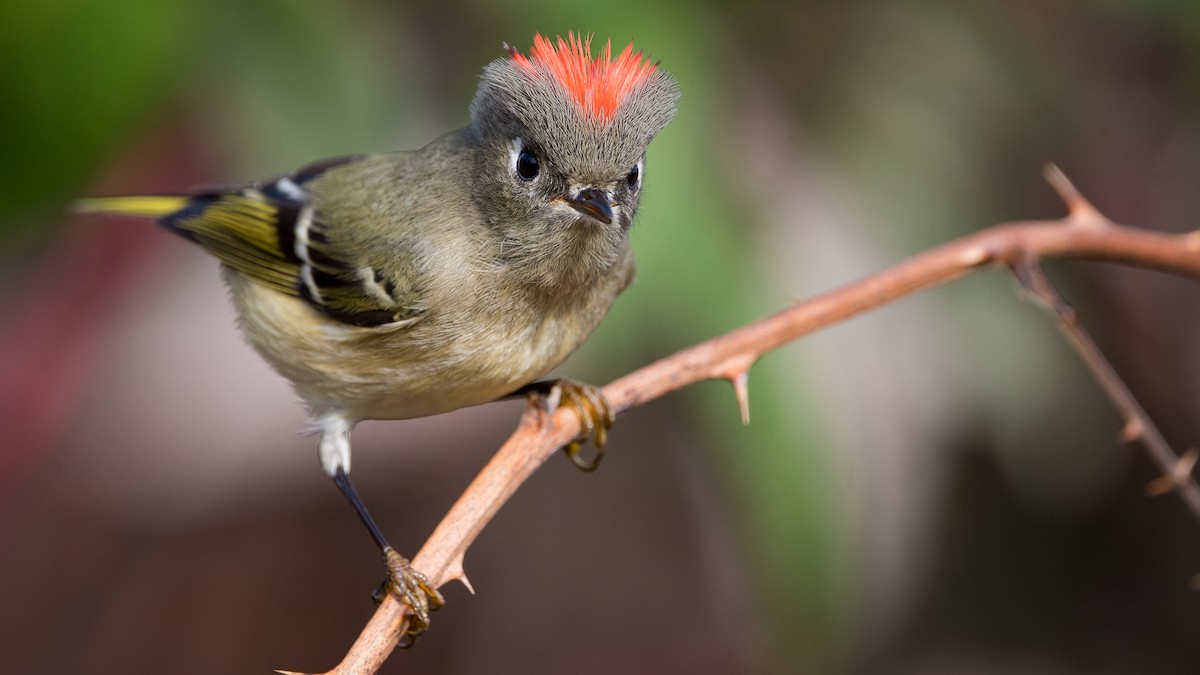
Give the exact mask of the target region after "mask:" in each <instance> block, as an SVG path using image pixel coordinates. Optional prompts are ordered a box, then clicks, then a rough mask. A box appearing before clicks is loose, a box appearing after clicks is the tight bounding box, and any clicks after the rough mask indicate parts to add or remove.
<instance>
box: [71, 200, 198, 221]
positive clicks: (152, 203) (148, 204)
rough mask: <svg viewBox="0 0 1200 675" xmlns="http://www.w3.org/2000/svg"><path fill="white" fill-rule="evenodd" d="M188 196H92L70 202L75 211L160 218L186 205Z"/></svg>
mask: <svg viewBox="0 0 1200 675" xmlns="http://www.w3.org/2000/svg"><path fill="white" fill-rule="evenodd" d="M188 199H189V197H185V196H182V195H153V196H144V197H93V198H89V199H80V200H77V201H76V202H74V203H73V204H72V207H73V208H74V210H75V212H76V213H111V214H116V215H122V216H137V217H140V218H161V217H163V216H166V215H170V214H172V213H175V212H176V211H178V210H180V209H182V208H183V207H184V206H187V203H188Z"/></svg>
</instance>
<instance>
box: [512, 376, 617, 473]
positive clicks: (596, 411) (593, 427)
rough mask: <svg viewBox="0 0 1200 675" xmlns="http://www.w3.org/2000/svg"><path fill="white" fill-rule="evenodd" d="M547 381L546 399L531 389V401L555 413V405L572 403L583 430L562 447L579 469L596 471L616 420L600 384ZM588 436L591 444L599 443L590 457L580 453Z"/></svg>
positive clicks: (540, 392)
mask: <svg viewBox="0 0 1200 675" xmlns="http://www.w3.org/2000/svg"><path fill="white" fill-rule="evenodd" d="M535 384H541V383H535ZM545 384H548V385H549V389H550V393H549V394H548V395H547V396H546V397H545V398H543V397H542V395H541V394H542V393H543V392H542V391H539V390H537V389H530V390H529V391H528V394H529V398H530V401H531V402H532V403H533V404H534V405H539V406H543V407H545V408H547V412H554V408H556V407H558V406H569V407H570V408H571V410H573V411H574V412H575V416H576V417H577V418H578V419H579V426H580V427H581V428H582V429H581V431H580V433H579V436H577V437H576V438H575V440H573V441H571V442H570V443H568V444H566V445H564V446H563V452H564V453H566V455H567V458H568V459H570V460H571V463H572V464H574V465H575V466H576V467H577V468H578V469H579V470H581V471H585V472H588V473H591V472H592V471H595V470H596V469H597V468H599V466H600V460H602V459H604V446H605V444H606V443H607V442H608V430H609V428H610V427H612V425H613V421H614V417H613V413H612V408H610V407H609V405H608V401H607V400H605V398H604V394H602V393H600V389H599V388H598V387H594V386H592V385H590V384H583V383H581V382H575V381H572V380H556V381H554V382H547V383H545ZM543 386H544V385H543ZM588 438H591V440H592V444H593V445H595V446H596V454H595V455H594V456H593V457H592V458H590V459H588V458H585V457H584V456H583V454H582V453H581V452H580V448H581V445H582V442H583V441H586V440H588Z"/></svg>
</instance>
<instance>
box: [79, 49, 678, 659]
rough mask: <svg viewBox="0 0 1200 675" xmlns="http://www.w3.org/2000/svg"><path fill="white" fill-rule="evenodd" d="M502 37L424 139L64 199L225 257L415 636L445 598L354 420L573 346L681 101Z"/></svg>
mask: <svg viewBox="0 0 1200 675" xmlns="http://www.w3.org/2000/svg"><path fill="white" fill-rule="evenodd" d="M505 49H506V51H507V56H506V57H503V58H500V59H497V60H495V61H493V62H492V63H490V64H488V65H487V66H486V67H485V68H484V70H483V74H482V77H481V79H480V84H479V89H478V91H477V92H476V94H475V97H474V101H473V102H472V104H471V109H470V110H471V121H470V124H468V125H467V126H465V127H463V128H461V129H458V130H457V131H452V132H450V133H448V134H446V135H445V136H442V137H441V138H438V139H437V140H435V141H433V142H432V143H430V144H429V145H427V146H425V147H424V148H422V149H420V150H415V151H410V152H395V153H387V154H368V155H361V156H354V157H346V158H338V159H333V160H327V161H323V162H319V163H316V164H312V165H310V166H307V167H304V168H302V169H299V170H297V171H295V172H293V173H290V174H288V175H285V176H282V177H279V178H275V179H272V180H266V181H260V182H256V183H253V184H250V185H247V186H244V187H238V188H233V189H220V190H203V191H198V192H194V193H190V194H177V195H159V196H135V197H101V198H95V199H86V200H82V201H81V202H79V203H77V208H78V209H79V210H80V211H84V212H99V213H114V214H123V215H131V216H140V217H148V218H155V219H157V222H158V223H159V224H160V225H162V226H163V227H165V228H166V229H168V230H171V231H172V232H175V233H177V234H179V235H181V236H183V237H185V238H187V239H190V240H191V241H193V242H195V243H197V244H199V245H200V246H201V247H202V248H203V249H204V250H206V251H208V252H209V253H210V254H212V255H213V256H215V257H216V258H217V259H218V260H219V261H220V262H221V267H222V270H221V271H222V276H223V277H224V280H225V283H226V284H227V285H228V287H229V290H230V294H231V297H232V300H233V303H234V305H235V307H236V310H237V313H238V316H239V324H240V326H241V329H242V331H243V332H244V333H245V336H246V339H247V341H248V342H249V343H250V344H251V345H252V346H253V348H254V349H255V350H257V351H258V353H259V354H260V355H261V356H262V357H263V358H264V359H266V361H267V362H268V363H270V364H271V366H273V367H274V368H275V370H277V371H278V372H279V373H280V374H281V375H283V377H285V378H286V379H287V380H288V381H289V382H290V383H291V385H292V387H293V388H294V390H295V391H296V393H297V394H298V395H299V397H300V398H301V399H302V400H303V401H304V403H305V405H306V406H307V407H308V410H309V413H310V414H311V416H312V418H313V420H314V423H315V426H316V430H317V431H318V432H319V434H320V440H319V443H318V449H319V455H320V460H321V465H322V467H323V468H324V469H325V471H326V473H328V474H329V476H330V477H331V478H333V480H334V482H335V483H336V484H337V486H338V488H339V489H340V490H341V492H342V494H343V495H344V496H345V497H346V499H347V500H348V501H349V502H350V503H351V505H352V506H353V507H354V509H355V510H356V512H357V513H358V515H359V517H360V518H361V519H362V521H363V523H364V524H365V525H366V526H367V529H368V530H369V531H370V533H371V536H372V538H373V539H374V540H375V543H376V544H377V545H378V546H379V548H380V550H381V551H382V552H383V554H384V560H385V566H386V567H387V569H388V576H389V581H388V582H387V583H386V586H387V588H388V589H389V590H390V591H391V592H394V593H395V594H396V595H397V596H399V598H400V599H401V600H403V601H404V602H405V603H406V604H407V605H409V607H410V608H411V609H412V612H413V617H414V618H413V621H412V622H411V623H412V627H411V628H410V636H411V637H415V636H416V635H419V634H420V633H421V632H422V631H424V630H425V629H426V628H427V627H428V625H429V610H430V609H436V608H437V607H439V606H440V605H441V604H442V599H441V596H440V594H439V593H438V592H437V590H436V589H434V588H432V587H431V585H430V584H429V583H428V581H427V580H426V578H425V577H424V576H423V575H421V574H420V573H419V572H418V571H416V570H414V569H412V568H411V566H410V565H409V563H408V560H407V559H405V558H404V557H402V556H400V555H399V554H398V553H396V551H395V549H393V548H392V547H391V546H390V545H389V544H388V543H387V541H386V539H385V538H384V536H383V534H382V533H381V532H380V530H379V528H378V527H377V526H376V525H375V522H374V520H373V519H372V518H371V516H370V514H369V513H368V512H367V510H366V508H365V506H364V505H363V503H362V500H361V499H360V498H359V496H358V494H357V492H356V490H355V489H354V486H353V484H352V483H351V482H350V432H351V430H352V429H353V427H354V425H355V423H357V422H358V421H360V420H365V419H385V420H391V419H408V418H413V417H422V416H426V415H433V414H437V413H441V412H446V411H450V410H455V409H457V408H461V407H464V406H472V405H478V404H481V403H486V402H488V401H493V400H496V399H498V398H502V397H505V396H506V395H513V394H514V393H522V392H528V391H531V390H536V389H537V388H538V385H539V384H541V383H535V380H537V379H538V378H540V377H542V376H543V375H545V374H546V373H547V372H549V371H550V370H551V369H552V368H554V367H555V366H557V365H558V364H559V363H561V362H562V361H563V360H564V359H566V358H567V356H568V355H570V354H571V353H572V352H573V351H575V349H576V348H577V347H579V345H580V344H581V343H582V342H583V341H584V340H585V339H586V338H587V336H588V335H589V334H590V333H591V332H592V330H593V329H594V328H595V327H596V325H597V324H598V323H599V322H600V320H601V319H602V318H603V317H604V315H605V314H606V313H607V312H608V310H609V307H610V306H611V305H612V303H613V301H614V299H615V298H616V296H617V295H618V294H619V293H620V292H621V291H623V290H625V288H626V287H627V286H629V284H630V282H631V281H632V280H633V275H634V261H633V253H632V251H631V249H630V246H629V240H628V233H629V228H630V226H631V225H632V224H633V219H634V214H635V213H636V211H637V207H638V202H639V199H640V197H641V192H642V182H643V180H644V178H645V172H646V165H645V153H646V147H647V146H648V145H649V144H650V141H651V140H652V139H653V138H654V137H655V136H656V135H657V134H658V133H659V132H660V131H661V130H662V129H663V128H664V127H665V126H666V125H667V124H668V123H669V122H670V121H671V119H672V118H673V117H674V115H675V107H676V103H677V102H678V100H679V96H680V94H679V88H678V85H677V83H676V82H675V80H674V79H673V78H672V77H671V76H670V75H669V74H668V73H667V72H666V71H665V70H663V69H662V68H661V67H660V64H659V63H652V62H650V60H649V59H648V58H646V57H644V56H643V54H642V52H641V51H634V48H633V44H632V43H630V44H629V45H628V46H626V47H625V49H624V50H623V51H622V52H621V53H620V54H619V55H617V56H616V57H614V56H613V54H612V43H611V41H609V42H607V43H606V44H605V45H604V47H603V48H602V49H600V50H599V51H598V54H597V56H596V57H595V58H593V57H592V50H591V39H590V38H584V37H581V36H578V35H576V34H574V33H568V34H567V39H563V38H562V37H559V38H557V40H555V41H552V40H550V39H548V38H545V37H543V36H542V35H540V34H539V35H535V36H534V38H533V47H532V49H531V50H530V53H529V55H528V56H525V55H523V54H521V53H520V52H518V51H517V50H515V49H513V48H511V47H509V46H508V45H505ZM531 383H534V384H533V385H531ZM558 384H559V385H560V386H559V387H558V388H557V391H556V393H557V394H558V395H559V396H561V400H562V401H567V400H568V399H570V400H571V404H572V405H573V406H574V407H575V409H576V410H577V412H580V414H581V415H585V414H586V415H592V416H594V417H598V418H600V419H599V423H597V424H595V429H596V434H597V438H596V440H597V441H600V440H601V439H602V434H603V429H604V426H605V422H606V421H607V422H611V417H609V419H608V420H604V419H603V418H604V417H606V416H607V415H608V412H607V409H606V406H605V404H604V403H603V400H602V397H599V396H598V390H596V389H595V388H592V387H588V386H587V385H580V384H576V383H572V382H568V381H559V383H558ZM531 386H532V389H531V388H530V387H531ZM585 426H592V421H590V420H588V421H585ZM598 445H599V443H598ZM573 448H574V450H576V451H577V449H578V446H577V445H575V446H573ZM571 454H572V459H573V460H575V461H576V462H577V463H578V464H580V465H581V466H583V467H584V468H594V467H592V466H589V465H588V464H587V463H586V462H584V461H583V460H580V459H578V457H577V456H576V455H575V454H574V453H571Z"/></svg>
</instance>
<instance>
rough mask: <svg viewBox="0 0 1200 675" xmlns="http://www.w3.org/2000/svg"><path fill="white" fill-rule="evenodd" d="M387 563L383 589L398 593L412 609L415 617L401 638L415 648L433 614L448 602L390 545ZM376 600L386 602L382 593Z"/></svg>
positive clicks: (402, 600) (405, 644)
mask: <svg viewBox="0 0 1200 675" xmlns="http://www.w3.org/2000/svg"><path fill="white" fill-rule="evenodd" d="M383 564H384V566H385V567H387V572H388V578H387V580H385V581H384V582H383V586H382V587H381V589H380V590H381V591H382V592H383V593H391V594H394V595H395V596H396V597H397V598H399V599H400V601H401V602H403V603H404V604H406V605H408V607H409V609H410V610H411V611H412V619H411V620H410V621H409V623H408V631H407V632H405V634H404V639H402V640H401V642H400V645H399V646H401V647H411V646H412V645H413V643H414V642H416V639H417V638H418V637H419V636H420V635H421V634H422V633H424V632H425V631H426V630H427V629H428V628H429V613H430V612H432V611H434V610H437V609H441V608H442V606H443V605H445V604H446V600H445V599H444V598H443V597H442V594H441V593H439V592H438V590H437V589H436V588H434V587H433V585H432V584H430V583H429V579H428V578H427V577H426V576H425V575H424V574H421V573H420V572H418V571H417V570H415V569H413V567H412V565H411V564H410V563H409V562H408V559H407V558H405V557H404V556H402V555H400V554H399V553H397V552H396V549H394V548H392V547H390V546H389V547H387V548H386V549H384V551H383ZM376 599H377V600H380V601H382V597H381V596H380V595H379V593H378V592H377V593H376Z"/></svg>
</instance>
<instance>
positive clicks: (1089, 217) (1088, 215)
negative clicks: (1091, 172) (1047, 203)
mask: <svg viewBox="0 0 1200 675" xmlns="http://www.w3.org/2000/svg"><path fill="white" fill-rule="evenodd" d="M1043 175H1044V176H1045V177H1046V182H1048V183H1050V187H1052V188H1054V191H1055V192H1057V193H1058V196H1059V197H1060V198H1061V199H1062V200H1063V202H1064V203H1065V204H1066V205H1067V213H1068V214H1069V217H1070V219H1071V220H1075V221H1078V222H1079V223H1081V224H1084V225H1087V226H1089V227H1099V226H1103V225H1104V224H1105V223H1107V222H1108V219H1107V218H1105V217H1104V216H1103V215H1101V214H1100V212H1099V211H1097V210H1096V207H1094V206H1092V203H1091V202H1089V201H1088V200H1087V199H1086V198H1085V197H1084V196H1083V195H1082V194H1080V192H1079V190H1078V189H1077V188H1076V187H1075V184H1074V183H1072V182H1071V180H1070V179H1069V178H1067V175H1066V174H1065V173H1063V171H1062V169H1060V168H1058V165H1056V164H1047V165H1046V168H1045V170H1044V171H1043Z"/></svg>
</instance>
